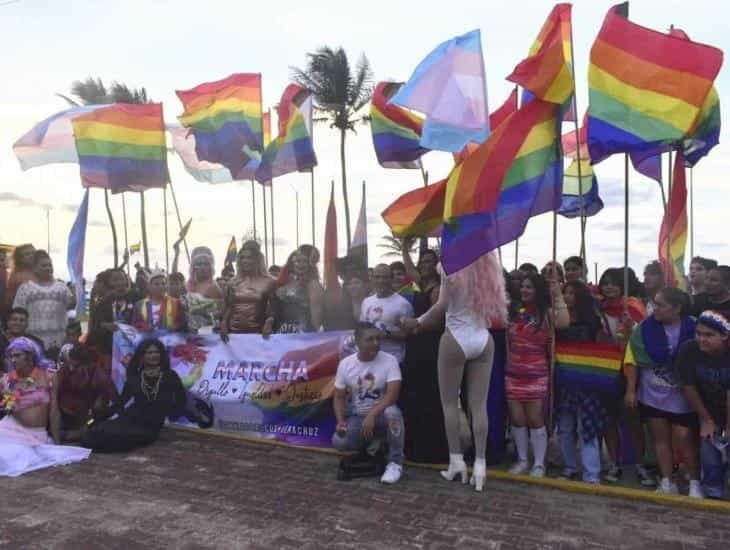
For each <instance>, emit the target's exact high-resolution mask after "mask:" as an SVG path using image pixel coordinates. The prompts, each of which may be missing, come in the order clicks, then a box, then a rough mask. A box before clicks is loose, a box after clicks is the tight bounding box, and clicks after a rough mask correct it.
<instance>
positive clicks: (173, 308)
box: [132, 270, 185, 332]
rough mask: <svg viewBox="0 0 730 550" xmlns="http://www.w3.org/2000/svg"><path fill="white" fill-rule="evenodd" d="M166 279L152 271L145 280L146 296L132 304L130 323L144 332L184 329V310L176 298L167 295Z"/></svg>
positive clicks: (161, 273)
mask: <svg viewBox="0 0 730 550" xmlns="http://www.w3.org/2000/svg"><path fill="white" fill-rule="evenodd" d="M166 290H167V280H166V277H165V274H164V273H163V272H162V271H159V270H158V271H154V272H153V273H152V274H151V275H150V280H149V281H148V282H147V297H146V298H143V299H142V300H140V301H138V302H137V303H136V304H134V313H133V314H132V325H134V327H135V328H137V329H138V330H141V331H144V332H154V331H156V330H168V331H172V332H177V331H182V330H185V312H184V311H183V307H182V303H181V302H180V300H178V299H177V298H173V297H172V296H168V295H167V292H166Z"/></svg>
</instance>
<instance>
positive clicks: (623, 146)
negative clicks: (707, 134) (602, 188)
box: [588, 8, 723, 164]
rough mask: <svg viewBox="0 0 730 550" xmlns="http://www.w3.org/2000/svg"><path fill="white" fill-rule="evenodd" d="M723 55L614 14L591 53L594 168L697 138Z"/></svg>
mask: <svg viewBox="0 0 730 550" xmlns="http://www.w3.org/2000/svg"><path fill="white" fill-rule="evenodd" d="M722 58H723V54H722V51H720V50H718V49H717V48H713V47H711V46H706V45H704V44H699V43H696V42H692V41H690V40H685V39H682V38H680V37H677V36H672V35H667V34H663V33H660V32H657V31H653V30H651V29H647V28H644V27H641V26H639V25H636V24H635V23H632V22H630V21H629V20H628V19H627V18H626V17H623V16H622V15H620V14H619V13H617V11H616V8H613V9H611V10H610V11H609V12H608V14H607V15H606V18H605V19H604V22H603V26H602V27H601V30H600V32H599V34H598V37H597V38H596V41H595V42H594V44H593V47H592V48H591V55H590V66H589V70H588V87H589V110H588V114H589V118H588V147H589V150H590V153H591V159H592V160H593V163H594V164H595V163H597V162H600V161H601V160H603V159H605V158H606V157H608V156H610V155H612V154H615V153H631V152H640V151H651V150H654V149H656V148H657V147H661V146H662V145H671V144H675V143H678V142H680V141H682V140H683V139H685V138H686V137H687V136H689V135H690V134H691V132H692V131H693V130H694V129H695V128H696V124H697V121H698V118H699V116H700V113H701V111H702V107H703V105H704V104H705V101H706V99H707V95H708V94H709V93H710V90H711V89H712V84H713V82H714V80H715V78H716V77H717V74H718V72H719V70H720V67H721V65H722Z"/></svg>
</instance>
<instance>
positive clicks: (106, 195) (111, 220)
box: [104, 189, 119, 267]
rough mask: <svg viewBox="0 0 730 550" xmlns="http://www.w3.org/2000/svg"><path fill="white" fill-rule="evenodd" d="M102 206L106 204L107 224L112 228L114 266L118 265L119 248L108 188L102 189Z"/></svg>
mask: <svg viewBox="0 0 730 550" xmlns="http://www.w3.org/2000/svg"><path fill="white" fill-rule="evenodd" d="M104 206H106V215H107V216H108V217H109V226H110V227H111V229H112V244H113V246H114V267H117V266H118V265H119V248H118V246H117V227H116V225H115V224H114V216H112V209H111V206H109V189H104Z"/></svg>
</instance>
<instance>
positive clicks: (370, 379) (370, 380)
mask: <svg viewBox="0 0 730 550" xmlns="http://www.w3.org/2000/svg"><path fill="white" fill-rule="evenodd" d="M381 395H382V391H381V390H380V388H376V387H375V376H374V375H373V373H372V372H368V373H366V374H365V375H364V376H358V377H357V397H358V399H359V400H360V402H362V403H363V406H364V407H367V408H370V407H371V406H372V404H366V401H367V400H371V401H377V400H378V399H380V397H381ZM373 404H374V403H373Z"/></svg>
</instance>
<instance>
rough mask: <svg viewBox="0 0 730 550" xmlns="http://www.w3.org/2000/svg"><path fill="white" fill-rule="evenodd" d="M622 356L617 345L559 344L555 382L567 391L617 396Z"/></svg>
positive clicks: (621, 351) (556, 351)
mask: <svg viewBox="0 0 730 550" xmlns="http://www.w3.org/2000/svg"><path fill="white" fill-rule="evenodd" d="M623 355H624V353H623V349H622V348H621V346H618V345H616V344H604V343H595V342H557V343H556V344H555V383H556V385H557V386H558V387H560V388H564V389H568V390H581V391H585V392H597V393H600V394H612V395H613V394H617V393H618V391H619V389H620V376H621V364H622V360H623Z"/></svg>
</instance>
